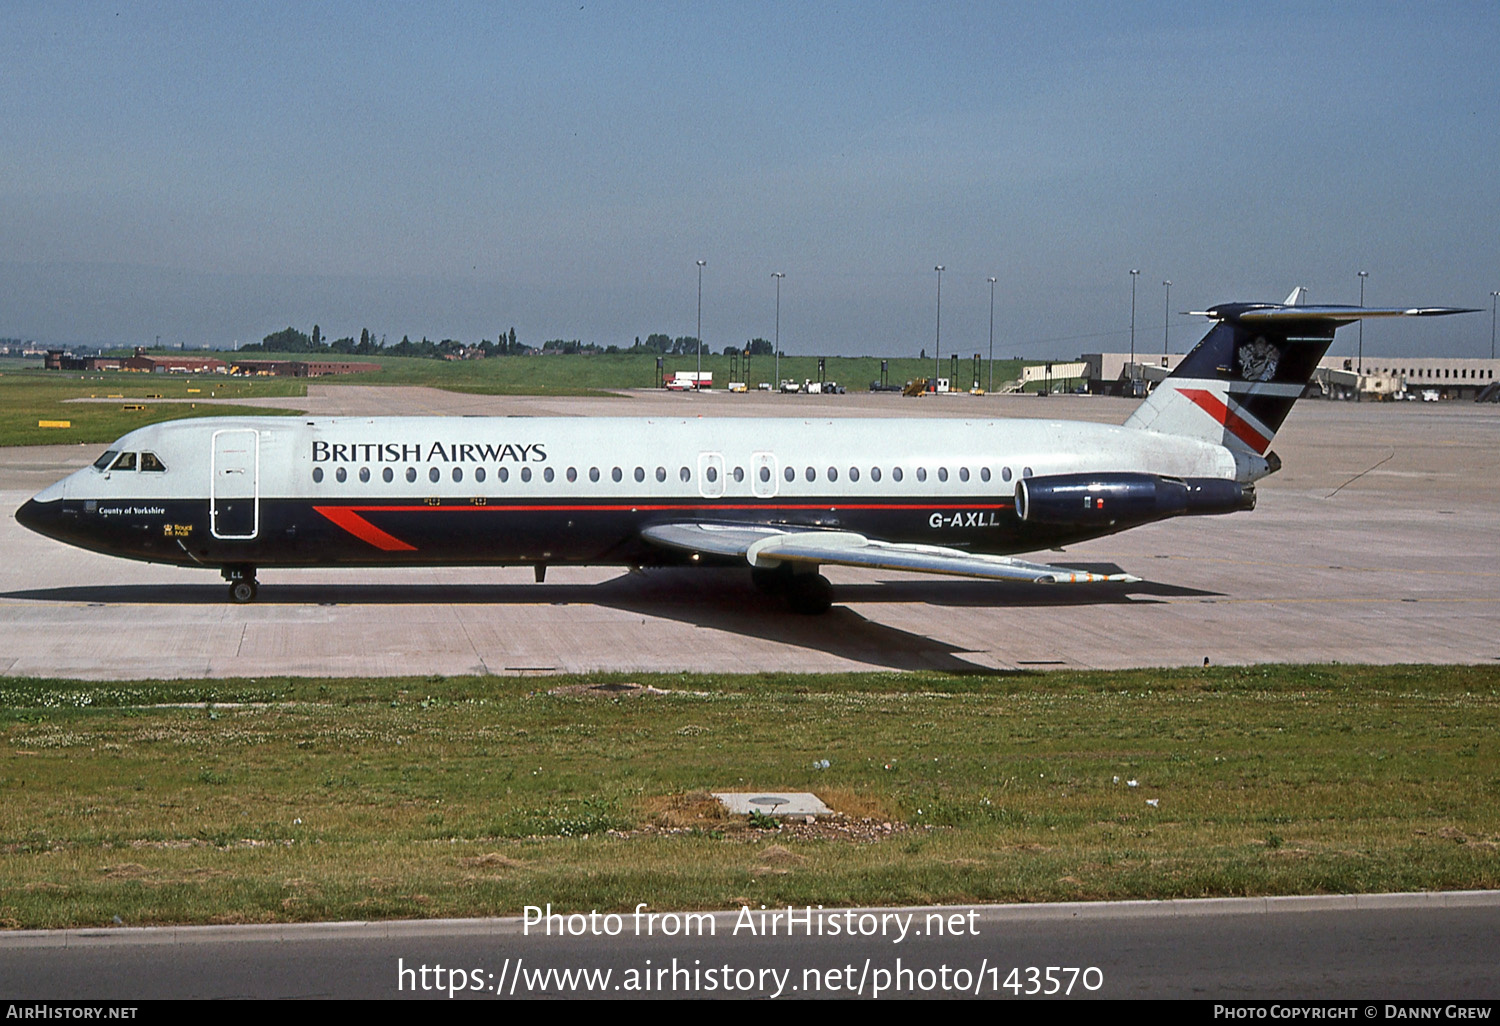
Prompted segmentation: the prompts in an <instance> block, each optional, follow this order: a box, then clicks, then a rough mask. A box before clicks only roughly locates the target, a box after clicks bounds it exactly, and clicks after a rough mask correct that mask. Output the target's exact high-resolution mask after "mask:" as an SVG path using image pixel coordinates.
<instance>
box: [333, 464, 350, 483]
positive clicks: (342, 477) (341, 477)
mask: <svg viewBox="0 0 1500 1026" xmlns="http://www.w3.org/2000/svg"><path fill="white" fill-rule="evenodd" d="M333 476H334V477H336V478H338V482H339V484H343V483H344V482H345V481H347V480H349V472H348V471H347V470H345V469H344V468H343V467H340V468H339V469H337V470H335V471H334V472H333Z"/></svg>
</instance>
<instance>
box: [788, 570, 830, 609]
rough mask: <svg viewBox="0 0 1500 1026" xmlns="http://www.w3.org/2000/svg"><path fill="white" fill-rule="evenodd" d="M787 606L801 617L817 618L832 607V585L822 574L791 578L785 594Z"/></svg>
mask: <svg viewBox="0 0 1500 1026" xmlns="http://www.w3.org/2000/svg"><path fill="white" fill-rule="evenodd" d="M786 601H787V605H788V606H789V607H790V608H791V610H792V612H794V613H800V614H801V615H803V616H819V615H821V614H823V613H826V612H828V608H829V607H830V606H832V605H833V585H831V584H829V583H828V578H826V577H824V576H823V575H822V574H806V575H799V576H796V577H793V578H792V580H791V582H790V585H789V586H788V588H787V592H786Z"/></svg>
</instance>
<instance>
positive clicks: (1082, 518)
mask: <svg viewBox="0 0 1500 1026" xmlns="http://www.w3.org/2000/svg"><path fill="white" fill-rule="evenodd" d="M1254 508H1255V489H1254V487H1253V486H1249V485H1242V484H1240V483H1239V482H1238V481H1225V480H1222V479H1220V478H1216V477H1188V478H1181V477H1163V476H1161V475H1160V474H1058V475H1054V476H1052V477H1031V478H1023V479H1022V480H1020V481H1019V482H1017V483H1016V515H1017V516H1018V517H1020V518H1021V519H1022V520H1024V521H1025V522H1027V523H1029V524H1055V525H1059V526H1067V527H1086V526H1110V525H1114V524H1142V523H1147V522H1148V521H1152V520H1165V519H1166V518H1167V517H1177V516H1202V515H1206V514H1215V513H1234V512H1237V511H1239V510H1246V509H1254Z"/></svg>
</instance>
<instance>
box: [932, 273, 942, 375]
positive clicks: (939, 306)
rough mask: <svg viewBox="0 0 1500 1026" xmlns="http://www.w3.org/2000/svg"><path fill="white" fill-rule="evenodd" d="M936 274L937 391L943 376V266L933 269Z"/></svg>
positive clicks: (935, 346) (935, 371)
mask: <svg viewBox="0 0 1500 1026" xmlns="http://www.w3.org/2000/svg"><path fill="white" fill-rule="evenodd" d="M933 270H934V271H936V272H937V276H938V286H937V338H936V340H935V341H934V342H933V348H934V349H936V350H937V352H936V353H935V354H934V357H935V359H936V361H937V365H936V367H935V368H934V373H933V375H932V390H933V391H934V392H936V391H937V382H938V378H940V377H942V376H943V265H942V264H938V265H937V266H936V267H934V268H933Z"/></svg>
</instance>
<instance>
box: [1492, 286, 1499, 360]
mask: <svg viewBox="0 0 1500 1026" xmlns="http://www.w3.org/2000/svg"><path fill="white" fill-rule="evenodd" d="M1496 296H1500V292H1491V293H1490V359H1491V360H1493V359H1494V358H1495V297H1496Z"/></svg>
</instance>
